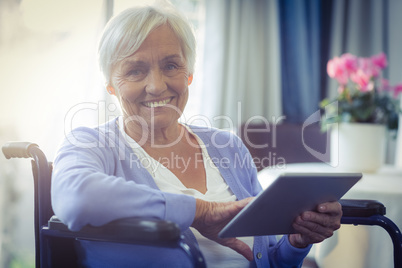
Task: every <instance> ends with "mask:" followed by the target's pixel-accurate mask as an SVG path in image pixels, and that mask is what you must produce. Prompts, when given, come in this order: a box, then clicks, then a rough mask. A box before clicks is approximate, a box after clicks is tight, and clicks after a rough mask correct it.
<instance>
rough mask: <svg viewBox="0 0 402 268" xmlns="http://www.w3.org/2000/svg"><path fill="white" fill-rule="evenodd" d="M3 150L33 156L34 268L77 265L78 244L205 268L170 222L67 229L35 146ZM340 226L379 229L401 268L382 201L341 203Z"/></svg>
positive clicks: (398, 240)
mask: <svg viewBox="0 0 402 268" xmlns="http://www.w3.org/2000/svg"><path fill="white" fill-rule="evenodd" d="M2 151H3V153H4V155H5V157H6V158H7V159H10V158H32V161H31V163H32V172H33V178H34V199H35V200H34V217H35V221H34V222H35V264H36V267H37V268H39V267H40V268H47V267H69V268H71V267H77V266H78V265H77V262H78V256H77V254H76V252H75V248H74V242H75V241H76V240H92V241H102V242H116V243H130V244H136V245H149V246H154V247H170V248H177V249H180V250H182V251H183V252H184V253H185V255H186V256H187V258H189V260H190V261H191V263H192V264H193V267H206V264H205V260H204V258H203V255H202V253H201V252H200V251H199V249H198V247H197V246H195V245H193V244H192V243H187V241H185V239H184V237H183V236H182V235H181V233H180V229H179V227H178V226H177V225H176V224H175V223H173V222H169V221H164V220H156V219H139V218H128V219H121V220H117V221H113V222H111V223H108V224H106V225H104V226H101V227H94V226H85V227H84V228H83V229H82V230H80V231H78V232H72V231H70V230H69V229H68V228H67V227H66V226H65V225H64V224H63V223H62V222H61V221H60V220H59V219H58V218H57V217H56V216H54V213H53V210H52V207H51V199H50V186H51V173H52V163H49V162H48V161H47V159H46V156H45V154H44V153H43V152H42V150H41V149H40V148H39V147H38V145H36V144H34V143H29V142H9V143H6V144H5V145H3V147H2ZM340 203H341V205H342V210H343V217H342V219H341V223H342V224H353V225H378V226H380V227H382V228H384V229H385V230H386V231H387V232H388V234H389V235H390V237H391V239H392V242H393V245H394V265H395V267H402V234H401V232H400V230H399V229H398V227H397V226H396V225H395V224H394V223H393V222H392V221H391V220H390V219H388V218H387V217H386V216H385V210H386V209H385V207H384V205H383V204H382V203H380V202H378V201H373V200H350V199H349V200H344V199H341V200H340Z"/></svg>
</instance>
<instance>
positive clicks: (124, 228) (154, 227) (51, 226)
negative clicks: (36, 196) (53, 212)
mask: <svg viewBox="0 0 402 268" xmlns="http://www.w3.org/2000/svg"><path fill="white" fill-rule="evenodd" d="M43 231H44V232H46V233H47V234H48V235H51V236H60V237H74V238H76V239H85V240H96V241H107V242H116V243H156V244H158V243H159V244H166V243H167V244H168V243H176V242H177V241H178V240H179V239H180V229H179V227H178V225H177V224H176V223H173V222H170V221H164V220H157V219H141V218H126V219H120V220H116V221H113V222H110V223H108V224H105V225H103V226H99V227H95V226H91V225H87V226H85V227H83V228H82V229H81V230H80V231H78V232H73V231H70V230H69V229H68V228H67V226H66V225H64V224H63V223H62V222H61V221H60V220H59V219H58V218H57V217H56V216H52V217H51V218H50V220H49V222H48V227H45V228H44V230H43Z"/></svg>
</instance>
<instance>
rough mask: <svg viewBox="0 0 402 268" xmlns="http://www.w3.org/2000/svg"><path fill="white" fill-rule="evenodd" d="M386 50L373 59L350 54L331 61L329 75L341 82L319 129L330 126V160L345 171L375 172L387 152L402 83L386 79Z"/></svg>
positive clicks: (324, 104) (327, 102)
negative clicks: (391, 82) (387, 139)
mask: <svg viewBox="0 0 402 268" xmlns="http://www.w3.org/2000/svg"><path fill="white" fill-rule="evenodd" d="M387 64H388V62H387V57H386V55H385V54H384V53H379V54H377V55H374V56H371V57H369V58H364V57H356V56H354V55H352V54H349V53H346V54H343V55H342V56H341V57H334V58H333V59H331V60H329V61H328V64H327V73H328V75H329V76H330V77H331V78H333V79H336V80H337V82H338V85H339V87H338V94H337V96H336V97H335V98H334V99H324V100H323V101H322V102H321V103H320V107H321V108H323V109H324V111H325V112H324V114H323V116H322V120H321V129H322V130H323V131H327V130H328V129H330V128H331V132H332V133H331V162H332V164H333V165H335V166H339V167H341V168H343V169H347V170H353V171H360V172H374V171H376V170H377V169H378V168H379V167H380V166H381V165H382V164H383V160H384V155H385V136H386V129H389V130H396V129H397V128H398V118H399V113H400V112H401V109H400V104H399V94H400V93H401V92H402V84H398V85H395V86H391V85H390V84H389V82H388V81H387V80H386V79H383V78H382V70H383V69H384V68H385V67H386V66H387Z"/></svg>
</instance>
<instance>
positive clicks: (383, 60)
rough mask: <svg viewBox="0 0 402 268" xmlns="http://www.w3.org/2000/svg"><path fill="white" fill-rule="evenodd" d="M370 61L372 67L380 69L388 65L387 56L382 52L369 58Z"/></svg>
mask: <svg viewBox="0 0 402 268" xmlns="http://www.w3.org/2000/svg"><path fill="white" fill-rule="evenodd" d="M371 61H372V62H373V64H374V66H376V67H378V68H380V69H384V68H385V67H387V65H388V61H387V56H386V55H385V53H384V52H381V53H379V54H377V55H374V56H371Z"/></svg>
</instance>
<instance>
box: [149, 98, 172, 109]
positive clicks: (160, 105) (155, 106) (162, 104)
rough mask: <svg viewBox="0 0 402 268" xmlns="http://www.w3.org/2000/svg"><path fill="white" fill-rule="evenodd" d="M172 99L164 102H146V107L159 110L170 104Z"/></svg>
mask: <svg viewBox="0 0 402 268" xmlns="http://www.w3.org/2000/svg"><path fill="white" fill-rule="evenodd" d="M171 100H172V98H169V99H166V100H162V101H154V102H144V105H145V106H147V107H150V108H157V107H162V106H165V105H166V104H168V103H169V102H170V101H171Z"/></svg>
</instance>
